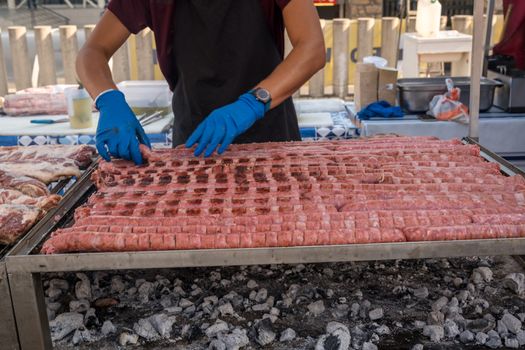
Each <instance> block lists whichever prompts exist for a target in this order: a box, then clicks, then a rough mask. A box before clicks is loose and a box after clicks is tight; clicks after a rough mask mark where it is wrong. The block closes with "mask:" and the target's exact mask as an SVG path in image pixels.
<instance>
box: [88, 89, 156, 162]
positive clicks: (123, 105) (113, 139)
mask: <svg viewBox="0 0 525 350" xmlns="http://www.w3.org/2000/svg"><path fill="white" fill-rule="evenodd" d="M96 105H97V109H98V110H99V111H100V118H99V121H98V127H97V137H96V145H97V150H98V153H99V154H100V155H101V156H102V158H104V159H105V160H107V161H108V162H109V161H110V160H111V159H110V155H111V156H112V157H114V158H123V159H126V160H133V161H134V162H135V164H137V165H140V164H142V155H141V154H140V149H139V142H140V143H142V144H144V145H146V146H148V147H149V148H151V143H150V141H149V139H148V136H146V133H145V132H144V129H143V128H142V126H141V125H140V122H139V121H138V119H137V117H136V116H135V114H134V113H133V111H132V110H131V108H130V107H129V105H128V104H127V102H126V99H125V98H124V94H123V93H122V92H120V91H118V90H110V91H107V92H105V93H103V94H102V95H100V96H99V97H98V98H97V101H96ZM108 151H109V153H108Z"/></svg>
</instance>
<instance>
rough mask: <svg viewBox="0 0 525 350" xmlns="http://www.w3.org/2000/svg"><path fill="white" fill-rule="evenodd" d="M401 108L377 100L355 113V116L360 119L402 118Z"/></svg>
mask: <svg viewBox="0 0 525 350" xmlns="http://www.w3.org/2000/svg"><path fill="white" fill-rule="evenodd" d="M403 116H404V114H403V110H402V109H401V107H392V106H391V105H390V103H388V102H386V101H377V102H374V103H371V104H369V105H368V106H366V108H364V109H362V110H361V112H359V113H357V118H358V119H360V120H370V119H372V118H386V119H391V118H403Z"/></svg>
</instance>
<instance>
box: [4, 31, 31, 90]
mask: <svg viewBox="0 0 525 350" xmlns="http://www.w3.org/2000/svg"><path fill="white" fill-rule="evenodd" d="M7 30H8V32H9V45H10V48H11V57H12V60H13V61H12V62H13V73H14V75H15V85H16V89H17V90H22V89H26V88H28V87H31V65H30V62H29V52H28V49H27V38H26V33H27V29H26V27H19V26H14V27H9V28H8V29H7Z"/></svg>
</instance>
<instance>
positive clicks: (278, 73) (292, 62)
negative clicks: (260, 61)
mask: <svg viewBox="0 0 525 350" xmlns="http://www.w3.org/2000/svg"><path fill="white" fill-rule="evenodd" d="M324 65H325V48H324V43H323V42H318V43H308V42H305V43H304V44H298V45H297V46H296V47H294V48H293V50H292V51H291V52H290V54H289V55H288V57H286V59H285V60H284V61H283V62H282V63H281V64H280V65H279V66H277V68H275V70H274V71H273V72H272V74H270V75H269V76H268V77H267V78H266V79H264V80H263V81H261V82H260V83H259V84H258V85H257V86H259V87H262V88H265V89H266V90H268V91H269V92H270V94H271V95H272V106H271V107H272V108H274V107H276V106H278V105H280V104H281V103H282V102H283V101H284V100H286V99H287V98H288V97H290V96H291V95H292V94H293V93H294V92H295V91H297V90H298V89H299V88H300V87H301V86H302V85H303V84H304V83H305V82H307V81H308V80H309V79H310V78H311V77H312V75H314V74H315V73H316V72H317V71H319V70H320V69H321V68H323V67H324Z"/></svg>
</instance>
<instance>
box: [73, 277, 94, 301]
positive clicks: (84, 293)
mask: <svg viewBox="0 0 525 350" xmlns="http://www.w3.org/2000/svg"><path fill="white" fill-rule="evenodd" d="M77 278H78V279H79V280H80V281H78V282H77V283H76V285H75V296H76V297H77V299H79V300H80V299H86V300H91V282H90V281H89V278H88V276H86V274H85V273H77Z"/></svg>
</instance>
